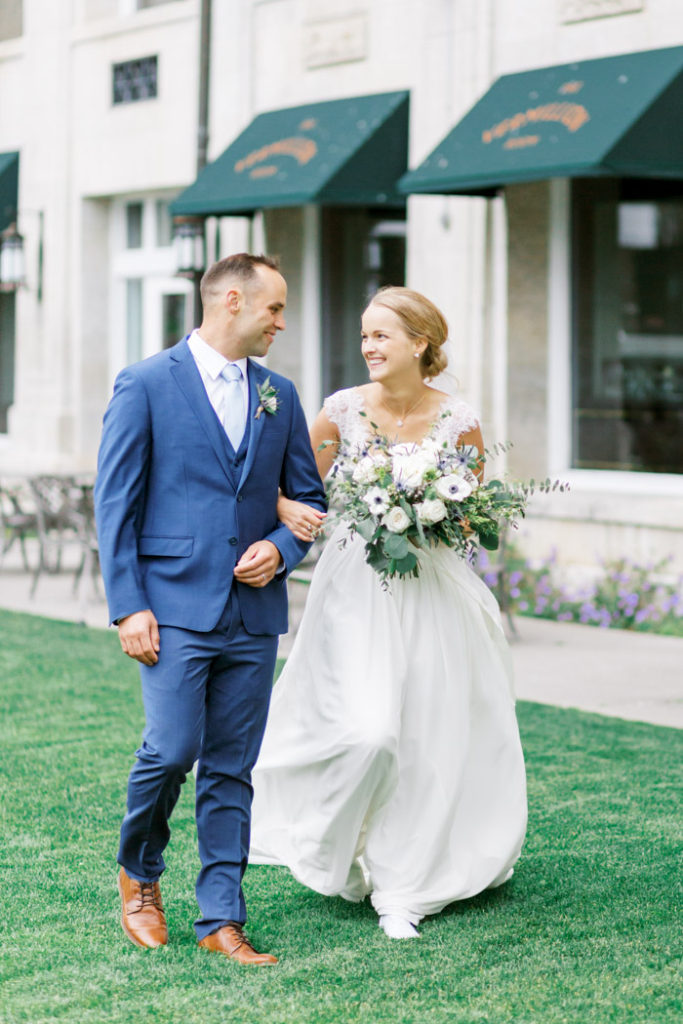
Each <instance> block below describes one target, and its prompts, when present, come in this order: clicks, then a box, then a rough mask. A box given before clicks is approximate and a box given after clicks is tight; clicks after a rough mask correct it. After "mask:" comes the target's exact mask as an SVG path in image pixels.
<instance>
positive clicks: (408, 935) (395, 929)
mask: <svg viewBox="0 0 683 1024" xmlns="http://www.w3.org/2000/svg"><path fill="white" fill-rule="evenodd" d="M379 926H380V928H381V929H382V931H383V932H384V934H385V935H387V936H388V937H389V938H390V939H419V938H420V933H419V932H418V930H417V928H416V927H415V925H414V924H411V923H410V921H407V920H406V918H405V917H399V916H398V914H383V915H382V916H381V917H380V919H379Z"/></svg>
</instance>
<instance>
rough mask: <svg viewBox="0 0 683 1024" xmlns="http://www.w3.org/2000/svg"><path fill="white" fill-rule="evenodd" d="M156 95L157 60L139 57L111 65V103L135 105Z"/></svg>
mask: <svg viewBox="0 0 683 1024" xmlns="http://www.w3.org/2000/svg"><path fill="white" fill-rule="evenodd" d="M156 95H157V58H156V57H141V58H140V60H126V61H124V62H123V63H122V64H113V65H112V102H113V103H114V104H115V105H116V104H119V103H136V102H137V101H138V100H150V99H154V98H155V96H156Z"/></svg>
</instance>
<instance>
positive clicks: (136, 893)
mask: <svg viewBox="0 0 683 1024" xmlns="http://www.w3.org/2000/svg"><path fill="white" fill-rule="evenodd" d="M118 884H119V892H120V894H121V904H122V910H121V925H122V927H123V930H124V932H125V933H126V935H127V936H128V938H129V939H130V940H131V942H134V943H135V945H136V946H142V947H143V948H144V949H156V947H157V946H165V945H166V943H167V942H168V928H167V927H166V918H165V916H164V907H163V904H162V902H161V890H160V888H159V883H158V882H136V881H135V879H134V878H130V877H129V876H128V875H127V874H126V872H125V871H124V870H123V868H121V870H120V871H119V878H118Z"/></svg>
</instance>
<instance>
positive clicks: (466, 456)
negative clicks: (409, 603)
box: [329, 412, 564, 583]
mask: <svg viewBox="0 0 683 1024" xmlns="http://www.w3.org/2000/svg"><path fill="white" fill-rule="evenodd" d="M443 415H444V416H448V415H450V413H449V412H445V413H443ZM371 426H372V428H373V433H372V434H371V435H370V436H369V437H368V439H367V441H365V442H364V443H362V444H350V443H349V442H347V441H345V440H344V438H342V439H341V441H340V443H339V452H338V455H337V458H336V460H335V464H334V466H333V468H332V472H331V474H330V482H329V491H330V502H331V504H332V505H335V506H337V507H338V509H339V511H338V517H339V518H340V519H341V520H343V521H344V522H345V523H346V524H347V526H348V527H349V529H350V531H351V532H353V533H357V534H359V536H360V537H361V538H362V539H363V541H364V542H365V557H366V561H367V562H368V564H369V565H370V566H372V568H373V569H374V570H375V572H376V573H377V574H378V575H379V576H380V578H381V580H382V582H383V583H386V582H387V581H388V580H389V579H390V578H392V577H396V576H418V575H419V571H420V562H419V549H420V548H423V549H424V548H429V547H432V546H434V545H436V544H444V545H446V547H449V548H453V549H454V550H455V551H456V552H457V553H458V554H460V555H461V556H463V557H467V556H468V555H469V554H470V552H471V550H472V547H473V546H474V545H475V544H476V543H477V542H478V543H479V544H481V546H482V547H484V548H487V549H488V550H489V551H492V550H495V549H496V548H497V547H498V543H499V538H500V534H501V530H502V528H503V526H504V525H505V524H507V523H510V524H512V525H515V524H516V523H517V522H518V521H519V520H520V519H521V518H522V517H523V516H524V514H525V510H526V505H527V501H528V498H529V497H530V495H531V494H532V493H533V491H534V489H535V488H536V487H537V488H538V489H539V490H541V491H545V490H550V489H554V488H556V487H558V486H559V487H560V489H564V485H560V484H559V483H555V484H551V482H550V481H549V480H546V481H544V482H543V483H540V484H538V485H536V484H535V483H534V481H529V483H507V482H503V481H501V480H490V481H487V482H486V483H481V482H480V480H479V475H480V474H481V469H482V465H483V463H484V461H485V460H486V457H487V455H491V454H498V453H500V452H501V451H504V450H505V448H504V446H502V445H497V446H496V447H495V448H494V449H493V450H492V451H491V452H486V453H485V454H484V455H480V454H479V452H478V451H477V450H476V448H474V446H472V445H463V446H458V447H452V446H449V445H448V444H447V443H446V442H444V443H437V441H435V440H430V439H429V438H427V439H425V440H424V441H422V443H421V444H415V443H395V442H391V441H390V440H389V439H388V438H386V437H384V436H383V435H382V434H380V433H379V431H378V429H377V427H376V426H375V424H371Z"/></svg>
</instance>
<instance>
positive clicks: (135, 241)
mask: <svg viewBox="0 0 683 1024" xmlns="http://www.w3.org/2000/svg"><path fill="white" fill-rule="evenodd" d="M143 214H144V209H143V205H142V203H126V248H127V249H141V248H142V219H143Z"/></svg>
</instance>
